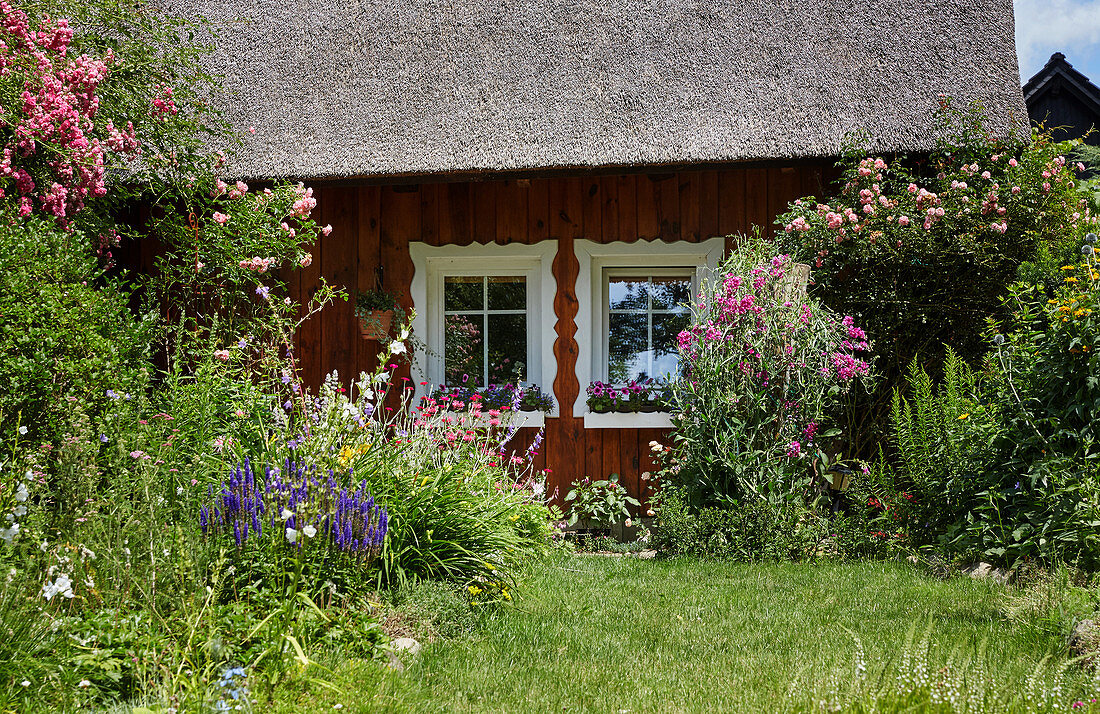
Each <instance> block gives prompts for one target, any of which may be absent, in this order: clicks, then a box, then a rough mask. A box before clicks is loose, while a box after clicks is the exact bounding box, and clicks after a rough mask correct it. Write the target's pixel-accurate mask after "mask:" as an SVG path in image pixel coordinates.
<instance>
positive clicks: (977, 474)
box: [891, 348, 1001, 544]
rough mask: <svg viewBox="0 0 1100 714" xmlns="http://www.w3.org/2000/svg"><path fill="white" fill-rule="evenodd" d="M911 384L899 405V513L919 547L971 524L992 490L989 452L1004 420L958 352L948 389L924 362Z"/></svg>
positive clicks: (895, 414) (948, 367)
mask: <svg viewBox="0 0 1100 714" xmlns="http://www.w3.org/2000/svg"><path fill="white" fill-rule="evenodd" d="M906 384H907V386H908V395H907V396H906V395H903V394H902V392H901V390H898V389H895V390H894V393H893V400H892V405H891V411H892V420H891V421H892V432H893V433H892V436H893V440H894V446H895V447H896V449H897V454H898V458H897V474H896V477H895V483H896V486H897V488H898V491H899V496H898V499H897V500H898V503H897V504H896V505H895V508H897V509H898V512H899V513H898V516H897V518H898V519H901V520H905V521H908V525H909V527H910V536H911V539H912V540H913V541H914V542H915V543H918V544H919V543H920V542H921V541H922V540H926V539H927V538H928V536H927V535H926V534H931V533H940V532H944V531H945V530H949V528H950V526H951V525H952V524H957V523H959V522H960V521H961V520H963V519H965V516H966V513H965V512H966V511H967V510H968V508H969V507H968V505H967V504H968V503H969V502H970V500H971V497H972V496H973V494H975V493H977V492H980V491H982V490H984V488H985V487H986V484H984V483H983V480H984V477H983V474H986V473H988V472H989V470H990V466H991V464H988V463H986V462H987V461H988V460H989V459H990V457H991V453H990V450H989V448H988V447H989V444H990V442H991V441H992V440H993V439H994V438H995V437H996V435H997V432H998V431H999V429H1000V426H999V424H1000V423H1001V422H1000V420H999V419H998V414H997V408H996V406H995V405H993V404H983V403H982V400H981V399H980V397H979V393H980V384H979V380H978V377H977V375H976V374H975V372H974V371H973V370H972V369H970V367H968V366H967V364H966V363H965V362H964V361H963V360H962V358H961V357H959V355H958V353H956V352H954V351H953V350H951V349H950V348H948V349H947V358H946V362H945V365H944V377H943V381H942V382H941V383H940V384H936V383H934V382H933V380H932V378H931V377H929V375H928V373H927V372H925V371H924V369H923V368H922V367H921V366H920V364H919V363H918V362H916V361H914V362H913V364H911V365H910V367H909V372H908V374H907V375H906Z"/></svg>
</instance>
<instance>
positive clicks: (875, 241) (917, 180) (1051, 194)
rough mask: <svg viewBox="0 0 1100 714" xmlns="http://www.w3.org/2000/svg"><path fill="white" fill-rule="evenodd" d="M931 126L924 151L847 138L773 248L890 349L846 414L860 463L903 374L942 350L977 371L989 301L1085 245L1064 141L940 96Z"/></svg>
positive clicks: (999, 315)
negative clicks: (809, 273)
mask: <svg viewBox="0 0 1100 714" xmlns="http://www.w3.org/2000/svg"><path fill="white" fill-rule="evenodd" d="M930 130H931V131H932V132H933V135H934V136H936V137H938V140H937V142H936V144H935V147H934V149H933V150H932V151H931V152H930V153H928V154H923V155H913V156H903V155H889V154H881V153H878V152H875V151H873V150H871V149H870V147H869V146H868V144H870V143H871V142H870V141H866V142H864V141H860V142H858V145H857V146H853V147H852V148H851V150H850V151H849V152H848V153H847V155H846V156H845V157H844V158H843V159H842V160H841V162H840V163H839V164H838V166H839V167H840V178H839V181H838V182H837V183H836V184H835V185H834V186H829V187H827V188H828V189H829V191H828V192H827V193H826V194H825V195H824V196H817V197H815V196H807V197H803V198H801V199H799V200H797V201H794V202H793V203H792V204H791V205H790V206H789V210H788V211H787V212H786V213H785V214H784V215H781V216H779V218H778V219H777V222H778V223H779V225H780V226H781V227H782V230H781V233H780V245H781V247H782V249H783V250H784V251H785V252H789V253H791V254H792V255H794V256H797V259H798V260H799V261H801V262H804V263H808V264H810V265H811V266H812V267H813V269H814V286H813V288H812V290H811V292H813V293H814V295H815V296H816V297H818V298H820V299H821V300H822V301H823V302H824V304H826V305H828V306H829V307H830V308H832V309H833V310H836V311H837V312H839V313H842V314H847V315H852V316H853V317H855V318H856V320H857V321H858V322H859V323H860V325H861V326H862V327H863V328H864V329H865V330H866V331H867V334H868V335H870V336H871V338H872V339H873V340H876V341H878V342H880V343H884V341H889V342H890V344H891V349H890V350H889V351H887V352H885V353H884V354H882V355H881V358H880V359H879V361H878V364H877V367H878V371H879V373H880V374H881V375H882V380H880V382H879V383H878V387H877V389H876V390H875V391H874V392H873V393H871V394H869V395H866V398H864V397H863V396H860V395H854V397H853V401H851V402H850V403H849V404H848V406H847V408H846V412H847V414H848V415H849V419H848V422H847V423H846V424H845V425H844V426H845V431H846V434H847V435H848V438H849V444H850V445H851V450H853V451H856V452H858V453H859V454H861V455H863V456H864V457H869V456H871V455H873V454H874V453H875V451H876V450H877V445H878V443H880V442H881V440H882V439H883V438H884V437H885V434H886V433H887V431H888V428H887V426H886V425H887V422H888V417H889V412H890V402H891V395H892V392H893V389H894V388H896V387H900V386H902V385H903V384H904V375H905V374H906V372H907V371H908V369H909V366H910V364H911V363H912V362H913V361H914V360H917V362H918V364H919V365H921V366H922V367H923V368H924V369H926V370H928V372H929V373H930V374H938V373H940V372H941V370H942V367H943V360H944V355H945V349H944V345H950V346H951V348H952V349H953V350H954V351H956V352H958V353H959V355H960V356H961V357H963V359H965V360H967V361H969V362H970V363H971V364H976V363H977V362H978V361H979V360H980V359H981V356H982V355H983V354H984V353H985V351H986V350H987V348H988V345H987V344H986V343H985V342H984V340H983V339H982V334H983V331H984V329H985V325H986V322H987V320H990V319H994V320H1001V319H1004V318H1006V317H1007V314H1006V310H1005V308H1004V306H1003V303H1001V301H1000V300H999V298H1001V297H1003V296H1005V295H1006V294H1007V291H1008V286H1009V285H1010V284H1011V283H1012V282H1013V281H1014V280H1016V276H1017V270H1018V269H1019V267H1020V265H1021V264H1022V263H1024V262H1026V261H1031V260H1034V259H1035V257H1036V255H1037V251H1042V250H1043V249H1044V246H1046V245H1058V244H1060V242H1061V241H1063V240H1064V237H1065V236H1070V235H1083V230H1084V229H1085V228H1086V227H1087V226H1089V225H1090V221H1091V220H1092V218H1093V216H1090V212H1089V206H1088V205H1087V203H1086V202H1085V201H1084V196H1083V195H1082V194H1081V192H1080V190H1079V183H1080V172H1081V171H1082V170H1083V169H1084V166H1082V165H1080V164H1077V163H1076V162H1073V161H1071V160H1069V159H1067V157H1066V153H1067V152H1068V151H1069V150H1070V149H1071V148H1072V144H1070V143H1068V142H1065V143H1059V142H1055V141H1052V139H1051V136H1050V135H1049V134H1046V133H1041V132H1034V134H1028V135H1026V136H1024V135H1021V133H1009V132H1006V130H1005V129H1003V128H995V129H991V128H990V126H989V122H988V121H987V119H986V117H985V115H984V114H983V112H982V111H981V108H980V107H977V106H970V107H966V106H960V105H958V104H957V103H955V102H952V101H951V100H950V99H949V98H948V97H941V98H940V106H939V108H938V120H937V123H936V124H935V125H934V126H932V127H930ZM1006 134H1007V135H1006ZM855 397H859V398H858V399H855Z"/></svg>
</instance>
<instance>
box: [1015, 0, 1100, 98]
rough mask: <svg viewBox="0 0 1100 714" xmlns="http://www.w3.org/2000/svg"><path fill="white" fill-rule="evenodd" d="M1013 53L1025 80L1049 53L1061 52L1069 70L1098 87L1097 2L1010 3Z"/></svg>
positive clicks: (1099, 41)
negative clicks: (1013, 23) (1013, 14)
mask: <svg viewBox="0 0 1100 714" xmlns="http://www.w3.org/2000/svg"><path fill="white" fill-rule="evenodd" d="M1013 3H1014V5H1015V7H1016V54H1017V56H1018V57H1019V60H1020V77H1021V78H1022V80H1023V81H1025V82H1026V81H1027V80H1028V79H1030V78H1031V76H1032V75H1033V74H1035V73H1036V72H1038V71H1039V70H1040V69H1041V68H1042V66H1043V65H1044V64H1046V62H1047V60H1048V59H1050V56H1051V54H1053V53H1055V52H1061V53H1062V54H1064V55H1065V56H1066V59H1067V60H1068V61H1069V63H1070V64H1072V65H1073V68H1074V69H1076V70H1077V71H1079V72H1081V73H1082V74H1083V75H1085V76H1086V77H1088V78H1089V79H1090V80H1092V82H1093V84H1096V85H1098V86H1100V0H1013Z"/></svg>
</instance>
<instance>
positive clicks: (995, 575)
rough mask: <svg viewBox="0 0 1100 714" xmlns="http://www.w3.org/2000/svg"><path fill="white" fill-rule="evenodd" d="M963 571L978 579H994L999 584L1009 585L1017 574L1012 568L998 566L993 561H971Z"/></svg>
mask: <svg viewBox="0 0 1100 714" xmlns="http://www.w3.org/2000/svg"><path fill="white" fill-rule="evenodd" d="M963 572H964V573H966V574H967V575H969V576H970V577H972V578H975V579H978V580H992V581H993V582H995V583H997V584H998V585H1007V584H1008V581H1009V580H1011V579H1012V576H1013V575H1014V574H1015V572H1014V571H1012V570H1005V569H1004V568H998V567H997V566H995V565H993V564H992V563H985V562H982V563H971V564H970V565H967V566H965V567H964V568H963Z"/></svg>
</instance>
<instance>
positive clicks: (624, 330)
mask: <svg viewBox="0 0 1100 714" xmlns="http://www.w3.org/2000/svg"><path fill="white" fill-rule="evenodd" d="M608 318H609V320H608V327H609V335H608V350H607V352H608V357H607V379H608V381H610V382H611V383H612V384H622V383H623V382H628V381H630V380H631V379H634V378H636V377H638V376H640V375H643V374H645V372H646V371H647V369H648V367H647V362H648V355H647V354H646V350H647V346H648V342H649V335H648V329H649V327H648V321H647V319H646V316H645V315H644V314H643V315H630V314H621V313H619V314H616V313H612V314H611V315H609V316H608Z"/></svg>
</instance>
